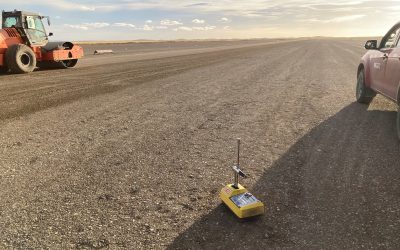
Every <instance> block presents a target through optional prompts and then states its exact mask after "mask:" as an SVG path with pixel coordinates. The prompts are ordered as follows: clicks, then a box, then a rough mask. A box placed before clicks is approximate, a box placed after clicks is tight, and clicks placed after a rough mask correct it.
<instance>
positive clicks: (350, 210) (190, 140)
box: [0, 39, 400, 249]
mask: <svg viewBox="0 0 400 250" xmlns="http://www.w3.org/2000/svg"><path fill="white" fill-rule="evenodd" d="M363 42H364V41H363V40H360V39H303V40H255V41H231V42H168V43H152V44H122V45H101V46H100V45H99V46H97V45H90V46H89V45H88V46H85V49H86V52H87V57H86V58H85V59H83V60H82V61H81V62H80V64H79V65H78V67H77V68H74V69H70V70H39V71H36V72H34V73H32V74H29V75H0V138H1V140H0V248H1V249H166V248H167V249H268V248H272V249H275V248H278V249H282V248H286V249H398V248H399V247H400V237H399V235H400V178H399V177H400V167H399V165H400V164H399V162H400V161H399V160H400V155H399V142H398V141H397V139H396V129H395V119H396V112H395V111H396V106H395V105H394V104H392V103H390V102H389V101H387V100H386V99H384V98H382V97H380V96H378V97H377V98H375V100H374V101H373V102H372V104H371V105H370V106H369V107H368V106H365V105H361V104H357V103H355V102H354V101H355V97H354V89H355V80H356V70H357V65H358V62H359V58H360V57H361V55H362V54H363V53H364V50H363V48H362V44H363ZM103 48H112V49H114V51H115V53H114V54H110V55H101V56H93V55H90V54H91V53H92V51H93V50H94V49H103ZM237 137H240V138H242V146H243V147H242V149H243V150H242V166H243V168H244V170H245V171H246V172H247V173H248V174H249V175H250V178H248V179H246V180H243V184H245V185H246V186H247V187H248V188H249V189H250V190H251V191H252V192H253V193H254V194H255V195H256V196H257V197H258V198H259V199H261V200H262V201H264V202H265V204H266V207H267V213H266V214H265V216H262V217H259V218H256V219H252V220H249V221H241V220H238V219H236V218H235V217H234V216H233V215H232V214H231V213H230V212H229V211H228V210H227V209H226V208H225V207H224V206H223V205H221V204H220V201H219V198H218V193H219V190H220V189H221V188H222V187H223V186H224V185H226V184H227V183H228V182H231V181H232V172H231V170H230V166H232V165H233V164H234V162H235V148H236V145H235V142H236V141H235V138H237Z"/></svg>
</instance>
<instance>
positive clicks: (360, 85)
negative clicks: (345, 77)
mask: <svg viewBox="0 0 400 250" xmlns="http://www.w3.org/2000/svg"><path fill="white" fill-rule="evenodd" d="M375 96H376V92H375V91H373V90H372V89H370V88H368V87H367V86H365V74H364V70H360V72H359V73H358V76H357V87H356V100H357V102H359V103H364V104H369V103H370V102H371V101H372V99H374V97H375Z"/></svg>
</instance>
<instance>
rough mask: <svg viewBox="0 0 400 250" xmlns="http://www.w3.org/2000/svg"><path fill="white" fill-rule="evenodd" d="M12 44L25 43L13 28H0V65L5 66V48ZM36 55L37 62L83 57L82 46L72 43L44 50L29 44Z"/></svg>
mask: <svg viewBox="0 0 400 250" xmlns="http://www.w3.org/2000/svg"><path fill="white" fill-rule="evenodd" d="M14 44H25V42H24V39H23V38H22V37H21V35H20V34H19V32H18V31H17V30H16V29H14V28H5V29H0V67H1V66H5V55H6V52H7V49H8V48H9V47H10V46H12V45H14ZM30 47H31V49H32V50H33V52H34V53H35V55H36V59H37V61H38V62H43V61H56V62H58V61H63V60H71V59H79V58H82V57H83V48H82V47H80V46H78V45H74V46H73V47H72V48H71V49H65V48H56V49H54V50H51V51H45V50H44V49H42V47H41V46H30Z"/></svg>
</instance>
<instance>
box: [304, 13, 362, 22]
mask: <svg viewBox="0 0 400 250" xmlns="http://www.w3.org/2000/svg"><path fill="white" fill-rule="evenodd" d="M365 16H366V15H349V16H340V17H335V18H332V19H325V20H321V19H316V18H312V19H305V20H303V21H309V22H318V23H343V22H349V21H354V20H357V19H361V18H363V17H365Z"/></svg>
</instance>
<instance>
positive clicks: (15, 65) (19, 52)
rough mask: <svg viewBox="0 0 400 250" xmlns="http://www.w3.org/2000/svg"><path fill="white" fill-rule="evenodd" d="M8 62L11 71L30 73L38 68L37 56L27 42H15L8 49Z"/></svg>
mask: <svg viewBox="0 0 400 250" xmlns="http://www.w3.org/2000/svg"><path fill="white" fill-rule="evenodd" d="M6 63H7V66H8V68H9V69H10V71H11V73H15V74H23V73H30V72H32V71H33V70H35V68H36V56H35V53H34V52H33V51H32V49H31V48H29V47H28V46H26V45H25V44H15V45H13V46H11V47H10V48H8V49H7V51H6Z"/></svg>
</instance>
